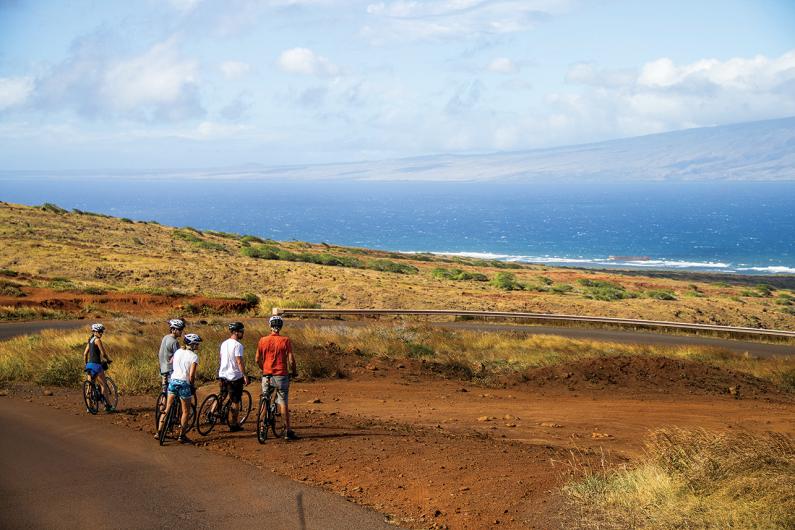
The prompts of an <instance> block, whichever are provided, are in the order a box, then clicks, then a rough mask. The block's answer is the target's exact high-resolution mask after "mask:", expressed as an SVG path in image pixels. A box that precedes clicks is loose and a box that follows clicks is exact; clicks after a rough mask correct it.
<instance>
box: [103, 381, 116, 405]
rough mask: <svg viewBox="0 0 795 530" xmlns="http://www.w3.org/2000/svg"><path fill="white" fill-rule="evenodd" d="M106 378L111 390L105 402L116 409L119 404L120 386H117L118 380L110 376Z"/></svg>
mask: <svg viewBox="0 0 795 530" xmlns="http://www.w3.org/2000/svg"><path fill="white" fill-rule="evenodd" d="M105 380H106V381H107V382H108V390H109V391H110V395H109V396H105V403H107V404H108V405H110V406H111V408H114V409H115V408H116V405H118V404H119V387H117V386H116V381H114V380H113V379H111V378H110V377H108V376H105Z"/></svg>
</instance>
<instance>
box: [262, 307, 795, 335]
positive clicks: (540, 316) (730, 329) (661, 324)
mask: <svg viewBox="0 0 795 530" xmlns="http://www.w3.org/2000/svg"><path fill="white" fill-rule="evenodd" d="M274 312H278V313H279V314H282V315H289V316H300V315H362V316H367V315H449V316H471V317H484V318H488V317H491V318H517V319H532V320H558V321H571V322H596V323H602V324H630V325H634V326H644V327H652V328H669V329H702V330H705V331H722V332H726V333H739V334H743V335H769V336H776V337H795V331H785V330H780V329H757V328H744V327H736V326H712V325H708V324H688V323H683V322H667V321H660V320H637V319H626V318H611V317H589V316H578V315H555V314H547V313H510V312H495V311H459V310H445V309H291V308H284V309H282V308H274Z"/></svg>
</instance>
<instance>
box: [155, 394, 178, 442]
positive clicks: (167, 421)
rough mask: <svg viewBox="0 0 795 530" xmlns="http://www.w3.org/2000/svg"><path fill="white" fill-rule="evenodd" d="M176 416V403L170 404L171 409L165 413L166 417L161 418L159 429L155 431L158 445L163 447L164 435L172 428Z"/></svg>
mask: <svg viewBox="0 0 795 530" xmlns="http://www.w3.org/2000/svg"><path fill="white" fill-rule="evenodd" d="M176 414H177V403H172V404H171V407H170V408H169V409H168V410H167V411H166V417H165V418H163V423H162V424H161V425H160V429H159V430H158V431H157V438H158V440H159V441H160V445H163V444H164V443H165V441H166V435H167V434H168V432H169V431H170V430H171V428H172V424H173V423H174V416H175V415H176Z"/></svg>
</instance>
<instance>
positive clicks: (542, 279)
mask: <svg viewBox="0 0 795 530" xmlns="http://www.w3.org/2000/svg"><path fill="white" fill-rule="evenodd" d="M538 281H540V282H541V283H542V284H544V285H552V284H553V283H555V282H553V281H552V278H549V277H547V276H539V277H538Z"/></svg>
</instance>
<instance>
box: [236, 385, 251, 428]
mask: <svg viewBox="0 0 795 530" xmlns="http://www.w3.org/2000/svg"><path fill="white" fill-rule="evenodd" d="M249 414H251V392H249V391H248V390H243V395H242V396H241V398H240V410H239V412H238V414H237V422H238V423H239V424H240V425H243V423H245V421H246V420H247V419H248V415H249Z"/></svg>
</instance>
